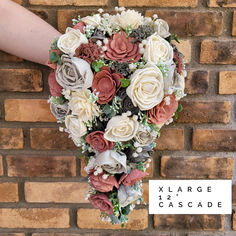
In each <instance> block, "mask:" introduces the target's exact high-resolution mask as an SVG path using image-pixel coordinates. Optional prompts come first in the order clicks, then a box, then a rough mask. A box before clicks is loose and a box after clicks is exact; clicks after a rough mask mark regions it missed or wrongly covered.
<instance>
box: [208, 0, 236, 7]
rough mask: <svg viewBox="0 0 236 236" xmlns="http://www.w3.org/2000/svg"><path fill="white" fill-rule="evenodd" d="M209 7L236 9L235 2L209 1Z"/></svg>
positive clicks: (231, 0) (229, 0)
mask: <svg viewBox="0 0 236 236" xmlns="http://www.w3.org/2000/svg"><path fill="white" fill-rule="evenodd" d="M208 7H236V2H235V1H234V0H208Z"/></svg>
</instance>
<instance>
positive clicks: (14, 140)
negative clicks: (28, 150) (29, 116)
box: [0, 128, 24, 149]
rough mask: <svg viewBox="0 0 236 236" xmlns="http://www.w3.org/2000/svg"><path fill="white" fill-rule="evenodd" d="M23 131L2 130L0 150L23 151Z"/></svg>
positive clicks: (18, 129)
mask: <svg viewBox="0 0 236 236" xmlns="http://www.w3.org/2000/svg"><path fill="white" fill-rule="evenodd" d="M23 145H24V140H23V130H22V129H20V128H0V149H23Z"/></svg>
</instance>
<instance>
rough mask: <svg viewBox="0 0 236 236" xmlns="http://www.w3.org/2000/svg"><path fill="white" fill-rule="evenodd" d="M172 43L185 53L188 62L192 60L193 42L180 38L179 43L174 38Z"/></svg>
mask: <svg viewBox="0 0 236 236" xmlns="http://www.w3.org/2000/svg"><path fill="white" fill-rule="evenodd" d="M172 43H173V44H174V45H175V46H176V47H177V48H178V50H179V51H180V52H181V53H182V54H183V55H184V60H185V62H186V63H189V62H190V61H191V50H192V48H191V42H190V40H181V39H180V40H179V43H177V42H176V41H174V40H172Z"/></svg>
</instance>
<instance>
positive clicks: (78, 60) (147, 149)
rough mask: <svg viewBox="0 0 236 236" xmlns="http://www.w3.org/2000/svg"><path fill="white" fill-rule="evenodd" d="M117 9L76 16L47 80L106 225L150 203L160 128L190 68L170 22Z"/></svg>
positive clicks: (53, 52) (55, 49) (54, 48)
mask: <svg viewBox="0 0 236 236" xmlns="http://www.w3.org/2000/svg"><path fill="white" fill-rule="evenodd" d="M115 10H116V11H117V13H116V14H115V15H111V14H108V13H104V12H103V9H99V10H98V13H97V14H93V15H90V16H86V17H83V18H80V16H79V17H78V19H73V25H74V26H73V28H71V27H68V28H67V29H66V32H65V34H63V35H61V36H60V37H59V38H57V39H55V40H54V42H53V43H52V45H51V49H50V55H49V61H48V65H49V66H50V67H52V68H53V69H54V72H51V73H50V75H49V79H48V82H49V86H50V92H51V95H52V96H51V97H50V99H49V102H50V108H51V111H52V113H53V114H54V116H55V117H56V118H57V119H58V122H61V123H65V128H62V127H61V128H60V130H61V131H63V130H64V131H65V132H67V133H69V137H70V138H71V139H72V140H73V141H74V143H75V145H76V146H77V147H81V148H82V152H83V155H84V156H85V158H86V167H85V171H86V172H87V173H88V175H89V178H88V192H87V199H88V200H89V201H90V202H91V204H92V205H93V206H94V207H95V208H98V209H100V210H101V216H102V219H103V220H107V221H110V222H111V223H113V224H115V223H116V224H120V223H121V224H122V225H123V224H124V223H125V222H127V221H128V217H127V215H128V214H129V212H130V211H132V210H133V208H134V207H135V205H134V203H135V202H136V203H137V204H140V203H142V202H143V198H142V193H143V190H142V179H143V178H144V177H145V176H147V173H146V172H145V171H146V168H148V166H149V162H150V161H151V159H150V154H151V152H152V150H153V148H154V147H155V140H156V138H158V137H159V135H160V129H161V127H162V126H163V125H168V124H169V123H171V122H172V121H173V117H174V116H175V117H177V112H179V111H181V109H182V108H181V106H180V105H178V101H179V100H180V99H181V98H182V97H183V96H185V94H184V85H185V83H184V77H185V76H186V71H185V65H184V63H183V55H182V54H181V53H180V52H179V51H178V50H177V48H176V47H175V46H174V45H173V44H172V43H171V42H172V40H176V41H178V39H177V37H176V35H171V34H170V33H169V27H168V24H167V23H166V22H165V21H164V20H162V19H159V18H158V16H157V15H153V16H152V18H151V17H144V16H142V15H141V14H140V13H139V12H137V11H135V10H126V9H125V8H118V7H116V8H115Z"/></svg>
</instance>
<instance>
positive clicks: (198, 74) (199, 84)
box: [185, 70, 209, 94]
mask: <svg viewBox="0 0 236 236" xmlns="http://www.w3.org/2000/svg"><path fill="white" fill-rule="evenodd" d="M208 87H209V71H203V70H196V71H193V70H190V71H188V74H187V78H186V79H185V93H187V94H205V93H207V91H208Z"/></svg>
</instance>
